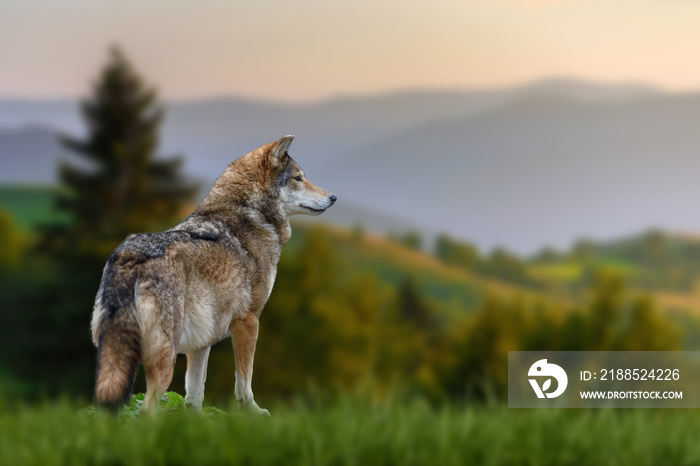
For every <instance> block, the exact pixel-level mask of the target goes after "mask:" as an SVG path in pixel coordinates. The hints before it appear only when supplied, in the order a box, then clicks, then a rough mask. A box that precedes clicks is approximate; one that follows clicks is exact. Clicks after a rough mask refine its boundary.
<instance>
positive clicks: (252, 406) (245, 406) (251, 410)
mask: <svg viewBox="0 0 700 466" xmlns="http://www.w3.org/2000/svg"><path fill="white" fill-rule="evenodd" d="M238 412H240V413H241V414H252V415H254V416H262V417H271V416H270V411H268V410H266V409H263V408H261V407H260V406H258V404H257V403H256V402H255V401H250V402H247V403H246V402H239V403H238Z"/></svg>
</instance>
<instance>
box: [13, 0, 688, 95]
mask: <svg viewBox="0 0 700 466" xmlns="http://www.w3.org/2000/svg"><path fill="white" fill-rule="evenodd" d="M112 43H116V44H119V45H121V46H122V48H123V49H124V50H125V51H126V53H127V54H128V55H129V56H130V57H131V58H132V60H133V61H134V62H135V64H136V65H137V67H138V68H139V69H140V70H141V71H142V72H143V73H144V74H145V75H146V76H147V78H148V79H149V80H150V82H152V83H155V84H156V85H158V87H159V88H160V91H161V95H162V96H163V97H165V98H167V99H181V98H189V97H200V96H209V95H221V94H239V95H246V96H250V97H263V98H270V99H284V100H289V101H303V100H309V99H318V98H321V97H325V96H329V95H336V94H358V93H368V92H381V91H385V90H393V89H402V88H426V87H451V88H463V87H488V86H497V85H507V84H514V83H520V82H523V81H529V80H534V79H539V78H543V77H550V76H571V77H579V78H584V79H594V80H603V81H640V82H647V83H651V84H656V85H658V86H661V87H664V88H668V89H677V90H681V89H688V88H700V59H698V50H700V1H696V0H436V1H431V2H428V1H425V0H400V1H399V0H348V1H346V0H294V1H292V0H268V1H265V0H256V1H245V2H244V1H237V0H0V96H17V97H20V96H21V97H46V96H76V95H82V94H85V93H86V91H87V86H88V83H89V82H90V80H91V79H92V77H94V76H95V75H96V71H97V69H98V67H99V66H100V65H101V64H102V62H103V61H104V59H105V55H106V49H107V47H108V45H109V44H112Z"/></svg>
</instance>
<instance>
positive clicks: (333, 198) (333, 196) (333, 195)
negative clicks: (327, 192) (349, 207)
mask: <svg viewBox="0 0 700 466" xmlns="http://www.w3.org/2000/svg"><path fill="white" fill-rule="evenodd" d="M337 200H338V196H336V195H335V194H331V205H333V204H335V201H337Z"/></svg>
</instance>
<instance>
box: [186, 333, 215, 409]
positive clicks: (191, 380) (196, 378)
mask: <svg viewBox="0 0 700 466" xmlns="http://www.w3.org/2000/svg"><path fill="white" fill-rule="evenodd" d="M210 350H211V346H209V347H207V348H204V349H202V350H199V351H194V352H191V353H187V373H186V374H185V391H186V395H185V405H186V406H191V407H192V408H194V409H195V410H196V411H201V410H202V402H203V401H204V382H206V380H207V360H208V359H209V351H210Z"/></svg>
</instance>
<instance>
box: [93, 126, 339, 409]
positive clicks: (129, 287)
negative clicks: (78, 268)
mask: <svg viewBox="0 0 700 466" xmlns="http://www.w3.org/2000/svg"><path fill="white" fill-rule="evenodd" d="M292 139H294V136H293V135H288V136H284V137H282V138H280V139H278V140H276V141H274V142H271V143H269V144H266V145H264V146H262V147H260V148H258V149H255V150H254V151H252V152H250V153H249V154H247V155H245V156H243V157H241V158H239V159H237V160H235V161H234V162H232V163H231V164H230V165H229V166H228V167H227V168H226V170H225V171H224V172H223V174H222V175H221V176H219V178H218V179H217V180H216V182H215V183H214V185H213V187H212V189H211V191H210V192H209V194H208V195H207V196H206V197H205V198H204V200H203V201H202V203H201V204H200V205H199V206H198V207H197V209H196V210H195V211H194V212H193V213H192V214H191V215H190V216H189V217H187V218H186V219H185V220H184V221H183V222H182V223H180V224H179V225H177V226H175V227H174V228H172V229H170V230H167V231H165V232H161V233H142V234H136V235H130V236H128V237H127V238H126V240H124V242H123V243H122V244H121V245H119V246H118V247H117V249H115V250H114V252H113V253H112V255H111V256H110V257H109V259H108V260H107V264H106V265H105V267H104V270H103V273H102V279H101V282H100V286H99V289H98V291H97V296H96V298H95V305H94V308H93V313H92V321H91V330H92V340H93V343H94V344H95V346H96V347H97V371H96V372H97V373H96V382H95V394H94V395H95V401H96V403H97V404H98V405H99V406H103V407H107V408H109V409H112V410H115V409H117V408H118V407H119V406H120V405H121V404H122V403H124V402H125V401H126V400H127V399H128V398H129V397H130V395H131V392H132V389H133V383H134V377H135V375H136V371H137V369H138V365H139V363H142V364H143V366H144V369H145V373H146V383H147V390H146V396H145V399H144V402H143V407H142V409H143V410H145V413H147V414H153V413H155V410H156V406H157V404H158V401H159V400H160V398H161V397H162V396H163V394H164V393H165V391H166V390H167V388H168V386H169V385H170V382H171V380H172V376H173V367H174V365H175V358H176V356H177V354H178V353H180V354H183V353H184V354H186V355H187V372H186V375H185V389H186V396H185V403H186V404H187V405H188V406H191V407H192V408H193V409H195V410H201V407H202V401H203V399H204V382H205V379H206V371H207V359H208V357H209V351H210V349H211V346H212V345H213V344H214V343H217V342H218V341H221V340H223V339H224V338H226V337H228V336H229V335H230V336H231V339H232V341H233V350H234V356H235V365H236V368H235V377H236V383H235V391H234V393H235V397H236V400H237V401H238V406H239V408H240V410H241V411H246V412H250V413H255V414H260V415H266V416H269V415H270V413H269V412H268V411H267V410H266V409H262V408H260V407H259V406H258V405H257V403H256V402H255V400H254V397H253V390H252V388H251V380H252V376H253V355H254V353H255V345H256V342H257V338H258V325H259V319H260V315H261V313H262V311H263V307H264V306H265V303H266V302H267V299H268V297H269V296H270V293H271V291H272V286H273V284H274V282H275V276H276V273H277V262H278V260H279V257H280V253H281V252H282V247H283V246H284V245H285V243H287V241H288V240H289V238H290V236H291V234H292V231H291V227H290V225H289V216H290V215H294V214H309V215H319V214H321V213H323V212H324V211H325V210H326V209H328V208H329V207H330V206H332V205H333V204H334V203H335V201H336V199H337V198H336V196H335V195H334V194H331V193H330V192H328V191H326V190H324V189H321V188H319V187H318V186H315V185H313V184H311V183H310V182H309V181H308V180H307V179H306V175H305V174H304V171H303V170H302V169H301V167H300V166H299V165H298V164H297V163H296V162H295V161H294V160H293V159H292V157H290V156H289V153H288V149H289V146H290V144H291V142H292Z"/></svg>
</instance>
